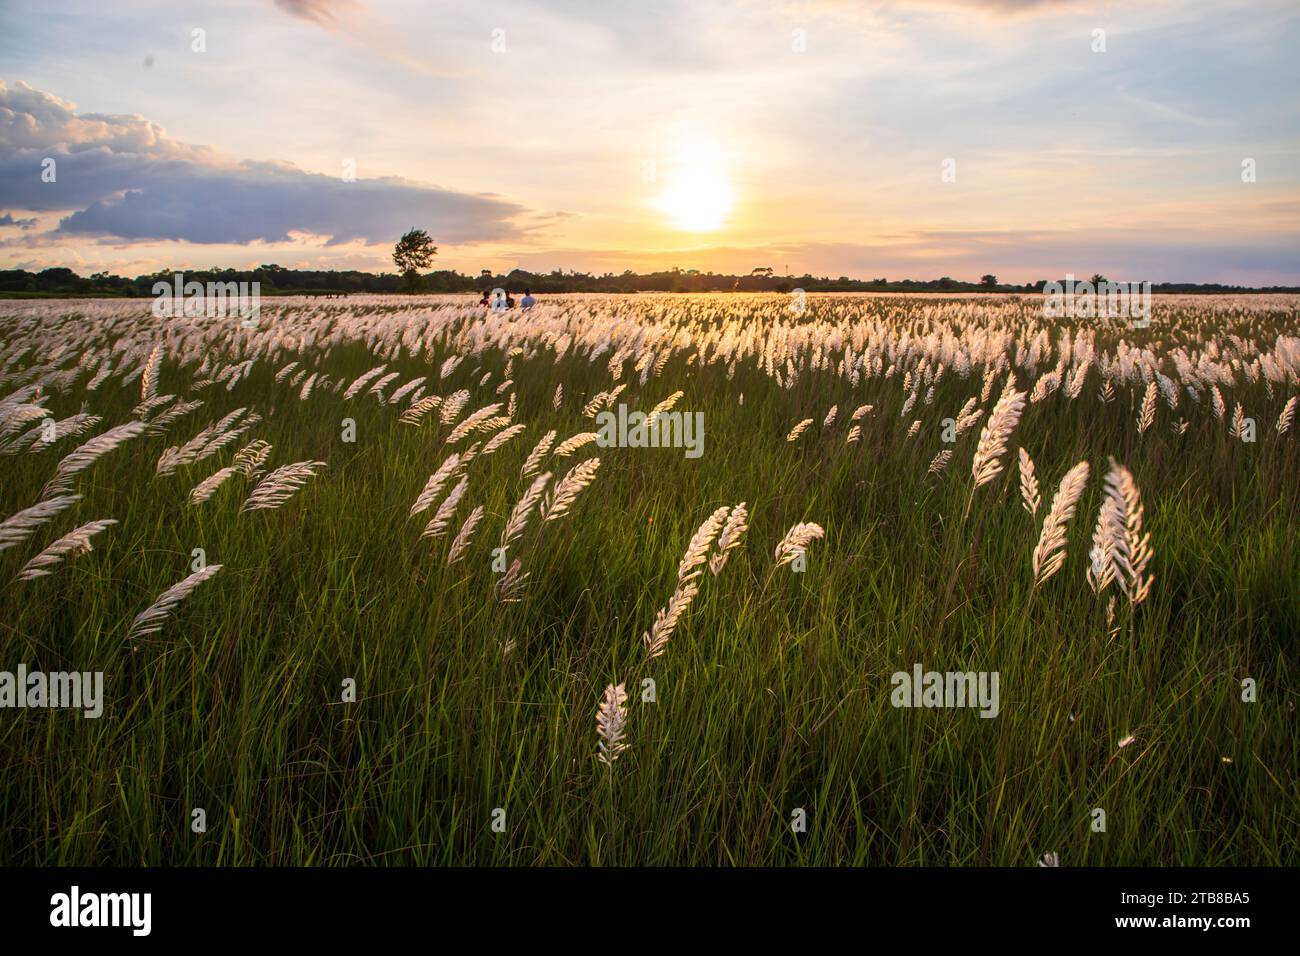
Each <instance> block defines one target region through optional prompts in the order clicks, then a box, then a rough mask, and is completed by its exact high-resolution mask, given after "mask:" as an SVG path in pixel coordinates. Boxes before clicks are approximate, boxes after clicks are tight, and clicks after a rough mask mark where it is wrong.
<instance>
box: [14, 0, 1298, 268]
mask: <svg viewBox="0 0 1300 956" xmlns="http://www.w3.org/2000/svg"><path fill="white" fill-rule="evenodd" d="M196 29H198V30H201V31H203V33H202V34H201V37H202V41H203V43H204V44H205V46H206V49H205V50H203V51H202V52H196V51H195V50H194V49H193V45H194V44H195V42H196V40H195V34H194V32H193V31H195V30H196ZM1098 30H1104V31H1105V33H1104V43H1105V51H1104V52H1095V51H1094V47H1095V46H1097V45H1098V39H1097V34H1095V32H1094V31H1098ZM1298 50H1300V5H1298V4H1296V3H1295V2H1294V0H1281V2H1249V3H1233V4H1222V3H1218V2H1184V0H1167V2H1160V0H1154V2H1137V0H1135V2H1125V3H1115V4H1095V3H1077V4H1076V3H1070V2H1048V0H1042V2H1035V0H994V2H979V0H914V2H910V3H892V2H881V3H873V2H847V0H845V2H836V0H820V2H804V3H801V2H762V0H752V2H740V0H735V2H710V0H680V2H667V3H665V2H656V0H643V2H636V3H632V2H623V0H602V2H579V0H530V2H503V0H475V2H474V3H464V2H462V3H455V4H452V3H429V2H425V3H418V2H402V0H332V2H331V0H229V2H193V3H191V2H186V3H177V2H175V0H169V2H154V0H122V2H113V3H99V4H90V3H86V2H84V0H82V2H60V0H4V3H3V4H0V267H4V268H18V267H21V268H27V269H39V268H45V267H48V266H53V265H63V266H70V267H72V268H74V269H77V270H78V271H79V272H82V273H83V274H89V273H90V272H94V271H99V270H108V271H111V272H116V273H119V274H123V275H135V274H137V273H141V272H146V271H151V270H154V269H157V268H164V267H165V268H183V267H204V266H209V265H222V266H225V265H232V266H249V265H255V264H258V263H265V262H278V263H280V264H281V265H285V266H300V267H321V268H358V269H365V270H373V271H380V270H383V271H392V269H393V266H392V262H391V259H390V258H389V254H390V252H391V249H392V245H393V243H394V241H395V240H396V239H397V237H398V236H399V235H400V234H401V233H402V232H403V231H405V230H406V229H407V228H410V227H411V226H419V227H422V228H425V229H427V230H428V231H429V232H430V234H431V235H433V237H434V239H435V241H436V242H437V243H438V245H439V247H440V251H439V256H438V258H437V260H436V263H435V268H437V267H441V268H454V269H457V270H459V271H461V272H477V271H478V270H479V269H482V268H491V269H493V270H495V271H505V270H508V269H510V268H513V267H521V268H525V269H529V270H533V271H550V270H552V269H555V268H563V269H566V270H567V269H581V270H586V271H594V272H607V271H608V272H622V271H623V270H625V269H632V270H635V271H647V270H651V269H661V268H671V267H674V266H676V267H680V268H683V269H686V268H697V269H701V270H709V269H711V270H715V271H726V272H737V271H739V272H748V271H749V270H750V269H751V268H753V267H755V266H771V267H773V268H774V269H776V271H777V272H778V273H785V272H786V271H787V270H788V271H790V272H793V273H795V274H803V273H805V272H810V273H813V274H815V275H830V276H839V275H850V276H854V277H863V278H874V277H878V276H883V277H887V278H890V279H901V278H909V277H911V278H937V277H939V276H942V275H950V276H954V277H956V278H961V279H978V278H979V277H980V275H982V274H983V273H986V272H992V273H996V274H997V275H998V276H999V277H1000V278H1001V279H1002V280H1003V281H1013V282H1024V281H1030V280H1035V279H1040V278H1055V277H1057V276H1060V275H1063V274H1064V273H1066V272H1073V273H1075V274H1079V275H1090V274H1092V273H1093V272H1103V273H1105V274H1106V275H1108V276H1110V277H1111V278H1114V279H1118V280H1144V279H1150V280H1152V281H1157V282H1158V281H1220V282H1233V283H1241V284H1273V283H1286V284H1300V96H1298V95H1297V94H1300V66H1298V65H1297V64H1298V61H1300V57H1298V56H1297V51H1298ZM46 158H52V159H54V160H55V162H56V164H57V166H56V169H57V178H56V181H55V182H52V183H51V182H43V181H42V161H43V160H44V159H46ZM1246 159H1253V160H1254V168H1255V176H1256V181H1255V182H1253V183H1245V182H1243V181H1242V164H1243V160H1246ZM945 160H952V161H953V163H952V164H951V165H950V166H949V167H948V168H950V169H955V181H953V182H944V181H943V177H942V175H941V174H942V173H943V170H944V168H945V165H944V164H945ZM349 161H352V163H353V164H354V167H355V181H346V177H345V175H344V174H345V173H346V172H348V171H349V170H350V169H351V168H352V167H351V166H349Z"/></svg>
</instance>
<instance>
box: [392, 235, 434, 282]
mask: <svg viewBox="0 0 1300 956" xmlns="http://www.w3.org/2000/svg"><path fill="white" fill-rule="evenodd" d="M437 254H438V247H437V246H435V245H434V244H433V240H432V239H430V238H429V234H428V233H427V232H425V231H424V230H423V229H412V230H411V231H410V232H408V233H407V234H406V235H404V236H402V238H401V239H399V240H397V245H395V246H394V247H393V262H395V263H396V264H397V268H398V270H399V271H400V272H401V273H402V279H403V282H404V284H405V286H406V288H407V290H408V291H414V290H415V289H416V288H417V287H418V286H419V284H420V274H419V273H420V270H421V269H427V268H429V263H430V262H432V261H433V257H434V256H436V255H437Z"/></svg>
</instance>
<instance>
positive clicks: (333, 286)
mask: <svg viewBox="0 0 1300 956" xmlns="http://www.w3.org/2000/svg"><path fill="white" fill-rule="evenodd" d="M178 271H179V272H183V273H184V274H185V279H186V281H187V282H188V281H197V282H202V283H204V284H205V285H206V284H207V283H208V282H258V283H260V284H261V294H262V295H347V294H352V293H381V294H385V293H386V294H393V293H398V292H405V291H411V290H412V289H418V290H419V291H421V292H483V291H486V290H491V289H495V288H502V289H508V290H510V291H511V292H515V291H519V290H522V289H524V288H529V289H532V290H533V292H534V293H540V294H543V295H545V294H547V293H557V292H611V293H618V292H790V291H791V290H793V289H803V290H804V291H805V292H1002V293H1010V292H1041V291H1042V289H1043V286H1044V285H1046V282H1047V280H1045V279H1040V280H1038V281H1037V282H1030V283H1026V284H1024V285H1013V284H1008V283H1000V282H998V281H997V277H996V276H992V275H986V276H984V277H983V278H982V279H981V280H980V281H979V282H964V281H961V280H958V279H952V278H949V277H947V276H945V277H944V278H941V279H925V280H918V279H901V280H892V281H891V280H889V279H885V278H879V279H850V278H849V277H848V276H840V277H838V278H830V277H828V276H812V275H809V274H804V275H801V276H779V275H775V274H774V273H773V271H772V270H771V269H770V268H769V267H758V268H756V269H754V270H753V271H752V272H751V273H749V274H748V275H739V276H737V275H722V274H718V273H713V272H700V271H699V270H697V269H670V270H667V271H664V272H651V273H646V274H640V273H635V272H631V271H627V272H623V273H622V274H619V275H616V274H614V273H612V272H607V273H604V274H603V275H594V274H591V273H587V272H574V271H569V272H566V271H564V270H562V269H555V270H553V271H551V272H545V273H542V272H526V271H524V270H523V269H514V270H512V271H511V272H508V273H506V274H505V275H496V274H493V273H492V272H491V271H490V270H487V269H484V270H483V271H482V272H480V273H479V274H478V275H462V274H461V273H459V272H453V271H451V270H447V269H443V270H438V271H434V272H428V273H424V274H421V275H419V276H418V281H413V280H412V276H411V275H410V273H409V272H408V273H407V274H406V275H402V274H395V273H371V272H356V271H335V270H323V269H286V268H284V267H283V266H278V265H261V266H258V267H257V268H256V269H215V268H214V269H180V270H169V271H164V272H157V273H151V274H149V275H141V276H136V277H135V278H133V279H128V278H124V277H123V276H117V275H110V274H109V273H107V272H97V273H95V274H93V275H91V276H88V277H84V276H79V275H77V273H75V272H73V271H72V270H71V269H64V268H52V269H43V270H41V271H40V272H28V271H26V270H25V269H8V270H0V296H7V297H14V296H64V295H76V296H138V297H148V296H151V295H152V294H153V286H154V283H155V282H168V283H170V282H171V281H172V277H173V276H174V275H175V272H178ZM1057 281H1063V280H1057ZM1151 288H1152V291H1153V292H1156V293H1215V292H1289V293H1296V292H1300V287H1296V286H1269V287H1266V288H1252V287H1244V286H1234V285H1221V284H1219V283H1199V284H1198V283H1181V282H1180V283H1169V282H1164V283H1157V284H1154V285H1152V287H1151Z"/></svg>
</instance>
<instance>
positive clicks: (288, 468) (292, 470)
mask: <svg viewBox="0 0 1300 956" xmlns="http://www.w3.org/2000/svg"><path fill="white" fill-rule="evenodd" d="M324 467H326V463H325V462H323V461H295V462H292V463H291V464H288V465H281V466H280V467H279V468H277V469H275V471H273V472H271V473H270V474H268V475H267V476H266V477H265V478H263V479H262V480H261V481H260V482H258V485H257V487H256V488H254V489H253V493H252V494H251V495H249V496H248V500H246V501H245V502H244V503H243V504H242V505H241V506H240V508H239V512H240V514H243V513H244V512H245V511H267V510H271V509H274V508H279V507H280V506H281V505H283V504H284V503H285V502H286V501H288V500H289V499H290V498H292V497H293V496H294V495H295V494H296V493H297V492H298V490H299V489H300V488H302V486H303V485H305V484H306V483H307V479H308V478H314V477H315V476H316V469H318V468H324Z"/></svg>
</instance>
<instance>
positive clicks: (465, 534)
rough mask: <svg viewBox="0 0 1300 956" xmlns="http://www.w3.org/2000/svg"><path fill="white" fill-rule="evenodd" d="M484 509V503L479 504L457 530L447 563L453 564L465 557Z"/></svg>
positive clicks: (448, 553)
mask: <svg viewBox="0 0 1300 956" xmlns="http://www.w3.org/2000/svg"><path fill="white" fill-rule="evenodd" d="M483 514H484V509H483V506H482V505H479V506H477V507H476V508H475V509H474V510H473V511H471V512H470V513H469V517H468V518H466V519H465V523H464V524H462V525H461V526H460V530H459V531H458V532H456V537H455V538H453V539H452V542H451V550H450V551H448V552H447V564H449V565H452V564H455V563H456V562H457V561H459V560H460V559H461V558H463V557H465V554H466V552H468V551H469V545H470V541H472V540H473V538H474V532H475V531H476V530H477V529H478V525H479V522H480V521H482V520H483Z"/></svg>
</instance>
